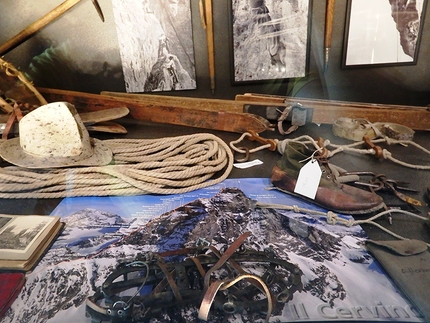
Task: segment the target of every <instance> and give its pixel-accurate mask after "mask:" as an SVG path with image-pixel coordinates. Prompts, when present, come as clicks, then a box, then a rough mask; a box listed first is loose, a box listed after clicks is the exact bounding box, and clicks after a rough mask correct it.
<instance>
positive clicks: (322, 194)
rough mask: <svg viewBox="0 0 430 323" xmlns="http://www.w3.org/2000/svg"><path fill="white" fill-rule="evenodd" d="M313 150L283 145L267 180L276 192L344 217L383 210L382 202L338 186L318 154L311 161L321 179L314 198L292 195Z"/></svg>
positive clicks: (348, 186)
mask: <svg viewBox="0 0 430 323" xmlns="http://www.w3.org/2000/svg"><path fill="white" fill-rule="evenodd" d="M313 153H314V151H312V150H311V149H308V148H307V147H306V146H305V145H304V144H303V143H300V142H291V143H289V144H287V145H286V147H285V151H284V154H283V156H282V159H281V160H279V161H278V162H277V164H276V165H275V166H274V167H273V170H272V176H271V178H270V180H271V182H272V184H273V185H274V186H275V187H276V188H277V189H279V190H281V191H283V192H285V193H288V194H292V195H295V196H298V197H300V198H303V199H306V200H307V201H310V202H312V203H314V204H317V205H319V206H321V207H323V208H325V209H327V210H330V211H334V212H338V213H344V214H366V213H371V212H374V211H377V210H379V209H382V208H383V207H384V205H385V204H384V201H383V199H382V198H381V197H380V196H379V195H377V194H375V193H373V192H369V191H365V190H362V189H359V188H357V187H354V186H350V185H346V184H342V183H340V182H339V181H338V180H337V178H336V176H335V175H334V174H333V172H332V170H331V168H330V165H329V163H328V160H327V158H325V157H323V156H321V154H319V153H318V152H317V153H315V155H314V158H315V159H316V160H317V161H318V163H319V165H320V167H321V170H322V175H321V180H320V183H319V186H318V189H317V193H316V196H315V199H314V200H312V199H309V198H307V197H305V196H302V195H299V194H297V193H294V188H295V186H296V182H297V178H298V175H299V171H300V169H301V168H302V167H303V165H305V164H306V162H307V161H305V162H303V161H304V160H309V157H310V156H312V154H313Z"/></svg>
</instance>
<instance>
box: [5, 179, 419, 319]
mask: <svg viewBox="0 0 430 323" xmlns="http://www.w3.org/2000/svg"><path fill="white" fill-rule="evenodd" d="M267 185H269V184H268V182H267V181H264V180H262V179H256V180H254V179H250V180H247V179H241V180H237V181H234V180H231V181H230V180H227V181H226V183H222V185H221V186H224V187H221V188H220V189H219V191H218V193H216V194H214V195H213V196H211V197H207V196H206V193H205V192H207V190H206V189H204V190H203V191H202V196H204V197H201V198H196V199H194V200H193V201H191V202H188V203H186V204H184V205H182V206H179V207H177V208H175V209H173V210H171V211H169V212H166V213H164V214H160V215H159V216H157V217H154V218H153V219H152V220H148V219H147V218H144V217H126V216H118V215H116V214H113V213H110V212H108V211H106V210H103V211H102V210H98V209H94V208H91V207H90V206H88V205H87V206H84V205H82V209H81V211H78V212H74V213H72V214H67V215H66V214H65V215H64V216H63V221H64V222H65V223H66V226H65V230H64V232H63V234H62V235H61V236H60V237H59V239H58V240H57V242H56V243H55V244H54V245H53V247H52V248H51V249H50V250H49V251H48V253H47V254H46V256H45V257H43V259H42V260H41V262H40V263H39V264H38V266H37V267H36V268H35V269H34V270H33V272H31V273H29V274H28V275H27V282H26V284H25V286H24V288H23V290H22V291H21V293H20V295H19V296H18V299H17V300H16V301H15V302H14V303H13V305H12V307H11V309H10V310H9V311H8V312H7V313H6V315H5V316H4V317H3V319H2V320H0V322H1V323H12V322H13V323H17V322H28V323H36V322H37V323H41V322H49V323H54V322H56V323H60V322H64V323H66V322H67V323H78V322H79V323H82V322H92V321H91V319H92V318H91V316H90V315H89V314H91V312H88V311H87V309H86V301H87V298H88V297H90V296H93V295H95V293H96V292H97V291H98V290H99V289H100V287H101V286H102V285H103V284H104V282H105V281H106V278H107V277H108V276H109V275H110V274H111V273H112V272H113V271H114V270H116V269H118V268H120V266H121V263H124V262H127V261H128V262H130V261H131V262H133V261H137V260H139V259H141V258H139V257H141V256H142V255H147V256H148V255H150V254H153V253H163V252H169V251H175V250H182V249H184V248H189V249H192V248H194V247H195V246H196V244H197V242H199V241H205V242H207V243H208V245H210V246H211V248H215V249H216V250H220V252H222V250H226V249H227V248H228V247H229V246H230V245H232V244H233V243H234V242H235V241H236V240H237V239H238V237H239V236H241V235H243V234H245V233H246V234H248V237H247V238H246V240H244V242H243V246H244V248H245V250H249V251H252V252H254V253H258V252H260V253H261V252H266V251H267V250H270V253H271V254H272V255H273V257H274V259H279V261H283V262H284V263H289V264H292V266H296V267H298V268H299V270H300V272H301V273H302V274H301V276H300V277H301V282H300V286H301V288H300V290H297V291H294V293H293V294H292V295H290V296H291V299H289V300H288V301H286V302H285V301H280V299H278V301H277V302H276V306H275V307H274V309H273V311H272V313H271V314H272V315H271V317H270V322H300V321H308V322H309V321H342V320H345V321H348V320H354V321H363V322H369V321H372V322H422V319H421V317H420V315H419V314H418V313H417V312H416V311H415V310H414V309H413V307H412V306H411V305H410V303H409V302H408V301H407V300H406V299H405V298H404V297H403V295H402V294H401V293H400V292H399V291H398V290H397V289H396V287H395V286H394V284H393V283H392V281H391V280H390V279H389V278H388V277H387V276H386V275H385V273H384V271H383V270H382V268H381V267H380V265H379V264H378V263H377V262H376V261H375V260H374V259H373V258H372V256H371V255H370V254H369V253H367V251H366V250H365V248H364V241H365V240H366V235H365V233H364V231H363V230H362V229H361V228H360V227H359V226H352V227H346V226H342V225H331V224H328V223H327V222H326V221H325V218H324V217H323V216H315V215H311V214H306V213H296V212H294V211H287V210H281V209H276V208H271V207H259V203H257V200H256V199H255V198H254V197H256V196H259V197H260V198H261V200H264V201H275V200H276V203H278V204H279V203H286V204H287V205H299V206H300V207H305V208H309V209H318V208H316V207H314V206H313V205H311V204H307V203H305V202H302V201H300V200H298V199H296V198H293V197H290V196H286V194H284V193H282V192H278V191H269V190H267ZM238 187H240V188H238ZM208 189H209V188H208ZM210 189H212V190H213V188H210ZM242 189H243V190H242ZM244 191H245V192H246V194H245V192H244ZM193 194H196V192H194V193H193ZM250 196H252V197H253V198H250ZM160 198H161V197H160ZM144 200H145V199H144V197H142V201H144ZM126 201H127V198H125V199H124V204H126ZM117 207H118V205H117ZM59 209H60V210H61V204H60V205H59ZM60 210H58V211H60ZM186 256H192V255H186ZM138 258H139V259H138ZM148 258H149V257H148ZM139 261H141V260H139ZM169 261H173V260H171V259H170V258H165V260H164V262H165V263H166V264H168V263H169ZM175 261H178V260H175ZM180 261H185V258H183V259H182V260H180ZM249 261H250V262H251V265H250V264H248V265H247V266H244V267H243V268H245V269H246V270H248V268H254V269H255V268H257V267H258V266H261V264H260V265H259V264H258V263H255V265H252V259H250V260H249ZM179 264H180V262H179ZM250 270H251V271H252V270H253V269H250ZM255 270H256V269H255ZM277 270H278V269H277ZM252 272H253V271H252ZM255 272H258V271H255ZM285 274H286V275H288V270H287V271H286V272H285ZM281 278H282V277H281ZM146 288H151V287H150V285H148V286H146ZM142 290H143V289H142ZM196 293H198V290H196ZM131 294H133V292H132V293H131ZM139 297H144V296H139ZM99 305H100V306H102V307H103V306H104V305H103V303H100V304H99ZM165 305H167V306H161V307H160V306H158V307H157V306H155V305H154V307H150V308H147V310H148V312H147V313H146V316H145V318H144V319H143V320H142V322H202V321H201V320H200V319H198V317H197V315H198V311H199V304H182V305H180V304H175V305H174V306H173V305H172V306H171V307H169V306H168V305H169V303H166V304H165ZM266 312H267V308H263V309H262V310H256V311H255V312H252V311H248V312H243V311H242V312H234V313H233V312H231V311H227V310H226V311H222V310H220V309H219V308H217V307H215V306H214V307H213V308H211V309H210V312H209V318H208V322H251V321H252V322H264V320H265V314H266ZM178 313H180V315H178ZM251 317H252V319H251V320H250V318H251ZM93 319H95V318H93ZM95 321H97V319H95Z"/></svg>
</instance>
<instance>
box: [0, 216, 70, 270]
mask: <svg viewBox="0 0 430 323" xmlns="http://www.w3.org/2000/svg"><path fill="white" fill-rule="evenodd" d="M62 227H63V223H62V222H60V217H58V216H45V215H7V214H0V270H22V271H29V270H31V269H32V268H33V267H34V266H35V264H36V263H37V262H38V260H39V259H40V258H41V257H42V255H43V254H44V252H45V251H46V250H47V249H48V248H49V246H50V245H51V243H52V242H53V241H54V239H55V238H56V237H57V235H58V233H59V232H60V230H61V229H62Z"/></svg>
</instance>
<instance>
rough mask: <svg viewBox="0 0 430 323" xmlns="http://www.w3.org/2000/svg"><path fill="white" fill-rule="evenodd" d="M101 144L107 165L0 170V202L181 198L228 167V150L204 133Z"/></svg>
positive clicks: (219, 177)
mask: <svg viewBox="0 0 430 323" xmlns="http://www.w3.org/2000/svg"><path fill="white" fill-rule="evenodd" d="M104 142H105V143H106V145H108V146H109V147H110V148H111V150H112V152H113V155H114V161H113V163H111V164H110V165H107V166H96V167H75V168H60V169H37V170H33V169H26V168H22V167H16V166H6V167H2V168H0V198H9V199H10V198H38V199H40V198H64V197H76V196H127V195H141V194H151V193H153V194H181V193H185V192H190V191H193V190H196V189H199V188H203V187H207V186H210V185H214V184H217V183H219V182H221V181H223V180H224V179H226V178H227V177H228V175H229V174H230V172H231V170H232V168H233V154H232V152H231V150H230V149H229V147H228V145H227V144H226V143H225V142H224V141H222V140H221V139H220V138H218V137H217V136H215V135H212V134H209V133H199V134H192V135H185V136H177V137H169V138H160V139H111V140H105V141H104Z"/></svg>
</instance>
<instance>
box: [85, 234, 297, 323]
mask: <svg viewBox="0 0 430 323" xmlns="http://www.w3.org/2000/svg"><path fill="white" fill-rule="evenodd" d="M249 234H250V233H249V232H246V233H244V234H242V235H241V236H240V237H239V238H238V239H237V240H236V241H235V242H234V243H233V244H232V245H230V247H228V248H227V249H226V250H225V251H224V252H221V251H219V250H217V249H216V248H214V247H213V246H210V245H208V244H207V243H200V244H199V245H197V244H196V247H195V248H187V249H180V250H175V251H168V252H165V253H148V254H140V255H138V256H137V258H136V259H127V260H124V261H123V262H121V263H119V264H118V266H117V268H116V269H115V270H114V271H113V272H112V273H111V274H110V275H109V276H108V277H107V278H106V280H105V282H104V283H103V284H102V285H101V286H100V287H99V288H98V289H97V290H96V292H95V294H94V295H93V296H90V297H88V299H87V313H88V314H89V315H90V316H91V319H92V321H93V322H102V321H103V322H104V321H110V322H146V321H148V319H149V318H152V317H155V316H157V315H158V314H161V312H163V311H168V310H169V309H171V310H172V311H175V313H178V310H177V308H178V307H183V306H196V307H199V306H200V305H202V304H203V302H204V299H205V296H207V295H206V293H208V292H211V291H213V290H214V287H217V285H218V284H219V285H221V284H223V283H226V282H227V283H229V282H231V283H232V284H235V283H236V281H239V280H240V283H238V284H235V285H234V286H231V287H230V286H227V287H228V288H225V289H224V290H223V289H219V290H218V289H216V292H215V294H214V297H213V298H212V299H211V300H210V302H209V303H208V307H207V310H209V309H210V310H211V311H216V315H217V316H220V315H221V316H222V315H224V316H228V315H232V314H240V313H242V312H243V311H246V312H248V313H249V312H253V313H256V314H257V315H261V316H262V317H266V320H267V318H268V317H269V316H270V314H271V311H270V308H271V307H272V306H273V307H274V309H275V308H276V309H277V310H280V309H281V308H282V307H283V305H284V304H285V303H286V302H288V301H289V300H291V299H292V298H293V294H294V293H295V292H296V291H300V290H301V289H302V288H303V285H302V281H301V276H302V271H301V270H300V268H299V267H298V266H297V265H295V264H292V263H290V262H288V261H286V260H283V259H280V258H277V257H275V256H274V254H273V252H272V251H270V250H267V251H256V250H252V249H247V248H246V247H244V245H243V243H244V241H245V239H246V238H247V237H248V235H249ZM255 272H259V273H261V274H259V275H258V276H257V275H256V274H253V273H255ZM256 282H257V283H256ZM261 284H263V285H265V286H266V289H265V290H266V291H268V292H269V295H265V294H264V293H263V292H262V288H261ZM136 289H137V291H135V292H133V293H132V294H130V293H128V294H126V293H125V294H124V295H131V296H121V295H122V294H121V293H123V292H125V291H127V290H136ZM202 300H203V301H202ZM269 300H271V301H270V304H268V301H269Z"/></svg>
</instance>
